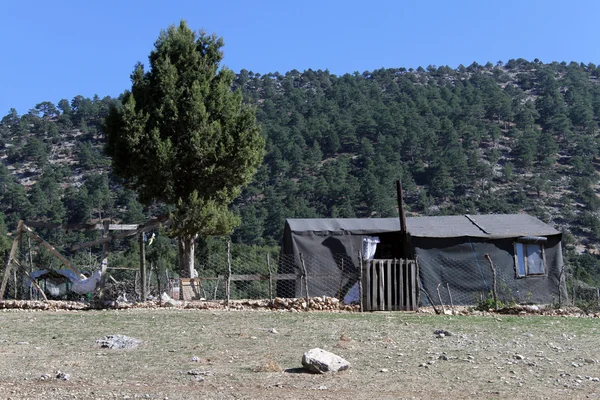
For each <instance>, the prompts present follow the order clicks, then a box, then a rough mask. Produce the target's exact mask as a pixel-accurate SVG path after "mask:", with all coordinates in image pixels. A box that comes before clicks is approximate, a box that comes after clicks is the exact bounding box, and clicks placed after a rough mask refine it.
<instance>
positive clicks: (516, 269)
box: [513, 240, 548, 279]
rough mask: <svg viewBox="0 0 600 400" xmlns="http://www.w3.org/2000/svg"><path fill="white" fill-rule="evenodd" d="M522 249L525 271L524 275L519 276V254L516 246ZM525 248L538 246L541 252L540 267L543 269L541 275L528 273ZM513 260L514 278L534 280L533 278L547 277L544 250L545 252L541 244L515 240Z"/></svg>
mask: <svg viewBox="0 0 600 400" xmlns="http://www.w3.org/2000/svg"><path fill="white" fill-rule="evenodd" d="M519 245H520V246H521V247H522V249H523V250H522V251H523V269H524V271H525V274H524V275H523V274H521V272H520V268H519V258H520V257H519V252H518V246H519ZM527 246H539V248H540V250H541V252H542V267H543V272H542V273H530V272H529V263H528V258H529V257H528V256H527V254H528V253H527ZM513 247H514V260H515V277H516V278H517V279H522V278H535V277H545V276H547V271H548V267H547V265H546V250H545V246H544V243H543V242H531V241H527V240H516V241H515V242H514V246H513Z"/></svg>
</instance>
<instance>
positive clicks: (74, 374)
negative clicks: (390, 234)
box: [0, 309, 600, 399]
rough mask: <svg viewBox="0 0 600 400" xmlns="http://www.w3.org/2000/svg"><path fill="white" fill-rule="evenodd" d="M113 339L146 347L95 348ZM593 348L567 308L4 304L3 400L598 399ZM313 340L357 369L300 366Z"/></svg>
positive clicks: (598, 327)
mask: <svg viewBox="0 0 600 400" xmlns="http://www.w3.org/2000/svg"><path fill="white" fill-rule="evenodd" d="M436 330H443V331H446V332H448V333H450V334H449V335H447V334H444V335H440V334H439V332H438V334H435V333H434V331H436ZM114 334H121V335H126V336H129V337H132V338H137V339H140V340H141V343H140V344H139V346H138V347H137V348H135V349H120V350H116V349H106V348H101V347H100V345H99V344H98V343H96V341H97V340H98V339H100V338H103V337H105V336H107V335H114ZM598 343H600V324H599V320H598V318H573V317H568V316H541V315H525V316H523V315H428V314H414V313H400V312H390V313H386V312H381V313H363V314H361V313H340V312H336V313H332V312H311V313H305V312H302V313H294V312H280V311H275V312H274V311H223V310H191V309H190V310H184V309H126V310H107V311H23V310H20V311H15V310H6V309H5V310H2V312H0V359H1V360H2V363H0V397H1V398H12V399H47V398H52V399H63V398H64V399H72V398H95V399H124V398H131V399H133V398H152V399H165V398H169V399H200V398H211V399H233V398H236V399H239V398H241V399H271V398H278V399H298V398H309V399H312V398H315V399H338V398H339V399H385V398H390V399H392V398H394V399H398V398H423V399H457V398H458V399H465V398H479V399H481V398H486V399H487V398H511V399H514V398H520V399H525V398H527V399H531V398H534V399H535V398H588V397H591V398H593V397H595V396H597V393H600V379H598V378H600V363H598V361H599V360H600V346H598ZM314 347H320V348H322V349H325V350H328V351H331V352H333V353H335V354H338V355H340V356H341V357H343V358H345V359H346V360H348V361H349V362H350V363H351V365H352V367H351V368H350V369H349V370H347V371H343V372H340V373H335V374H324V375H316V374H309V373H305V372H303V370H302V369H301V367H302V365H301V359H302V354H303V353H304V352H305V351H307V350H308V349H311V348H314ZM57 371H61V372H62V373H65V374H68V375H69V379H68V380H64V379H58V378H56V376H57ZM190 371H193V373H190ZM42 377H44V379H41V378H42Z"/></svg>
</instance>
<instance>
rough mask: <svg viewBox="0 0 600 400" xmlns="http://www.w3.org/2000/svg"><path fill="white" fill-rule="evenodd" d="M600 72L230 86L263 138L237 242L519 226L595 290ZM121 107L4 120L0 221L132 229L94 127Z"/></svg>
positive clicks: (420, 74) (286, 80)
mask: <svg viewBox="0 0 600 400" xmlns="http://www.w3.org/2000/svg"><path fill="white" fill-rule="evenodd" d="M599 76H600V68H598V67H596V66H595V65H593V64H589V65H583V64H578V63H564V62H563V63H551V64H544V63H541V62H539V61H538V60H534V61H526V60H522V59H518V60H510V61H508V62H506V63H501V62H499V63H497V64H491V63H488V64H486V65H478V64H476V63H474V64H472V65H469V66H468V67H464V66H459V67H458V68H456V69H453V68H449V67H445V66H442V67H436V66H429V67H427V68H426V69H423V68H419V69H417V70H412V69H410V70H406V69H404V68H398V69H381V70H377V71H371V72H369V71H366V72H363V73H354V74H346V75H343V76H336V75H332V74H330V73H329V72H328V71H312V70H308V71H304V72H299V71H295V70H294V71H290V72H287V73H285V74H279V73H269V74H265V75H260V74H256V73H253V72H249V71H245V70H242V71H241V72H240V74H239V76H238V78H237V80H236V88H237V89H239V90H241V91H242V93H243V94H244V96H245V99H246V101H247V102H248V103H251V104H254V105H255V106H256V110H257V116H258V119H259V121H260V122H261V124H262V126H263V132H264V134H265V136H266V138H267V156H266V158H265V162H264V164H263V166H262V167H261V169H260V170H259V172H258V174H257V175H256V178H255V181H254V182H253V184H252V185H250V186H249V187H248V188H247V189H246V190H245V191H244V193H243V196H242V197H241V198H240V199H239V200H238V201H237V202H236V203H235V204H234V206H233V207H234V208H235V209H236V210H237V211H238V212H239V213H240V214H241V215H242V218H243V224H242V226H241V227H240V228H239V229H238V230H237V231H236V232H235V233H234V235H233V239H234V241H236V242H237V243H244V244H252V245H259V246H263V245H275V244H277V242H278V240H279V238H280V237H281V232H282V229H283V225H284V219H285V218H287V217H318V216H322V217H386V216H395V215H397V208H396V207H397V206H396V199H395V186H394V182H395V180H396V179H402V181H403V184H404V188H405V192H406V202H407V208H408V210H407V211H408V212H409V214H410V215H434V214H459V213H461V214H462V213H471V214H476V213H520V212H526V213H530V214H532V215H536V216H538V217H539V218H541V219H542V220H544V221H546V222H548V223H550V224H552V225H554V226H555V227H557V229H560V230H561V231H563V232H564V233H565V239H566V240H565V243H566V250H567V251H566V253H567V256H568V259H569V262H570V264H571V265H572V266H573V271H574V272H573V273H574V274H576V275H577V274H578V276H579V277H580V279H581V280H583V281H586V282H588V283H591V284H600V281H599V280H598V277H600V263H599V262H598V259H597V254H598V250H599V248H600V242H599V239H600V219H599V217H598V210H599V209H600V200H599V199H598V191H599V190H600V187H599V186H598V183H599V182H598V181H599V179H598V167H599V165H598V162H599V159H598V155H599V150H600V146H599V144H600V142H599V141H598V121H599V118H600V81H599V79H598V78H599ZM113 102H115V103H117V104H118V100H116V99H110V98H103V99H100V98H99V97H95V98H93V99H87V98H83V97H81V96H77V97H75V98H74V99H72V100H71V101H68V100H61V101H60V102H59V103H58V104H56V105H55V104H53V103H51V102H42V103H39V104H37V105H35V107H34V108H32V110H31V111H30V112H29V113H28V114H25V115H21V116H20V115H17V114H16V113H15V112H14V110H11V111H10V112H9V113H8V114H7V115H6V116H5V117H4V118H2V120H1V122H0V145H2V149H1V150H0V157H1V158H2V161H3V163H2V164H3V165H2V167H1V168H2V169H1V170H0V179H2V183H3V191H2V193H1V194H0V195H1V198H0V211H1V212H2V213H3V214H4V216H5V220H6V224H7V229H9V230H10V229H12V228H14V226H15V224H16V221H17V220H18V219H19V218H24V219H45V220H51V221H70V222H84V221H89V220H93V219H98V218H106V217H110V218H113V219H115V220H123V221H127V222H130V223H131V222H139V221H142V220H144V219H145V218H146V217H147V216H148V215H150V214H153V213H156V212H157V211H158V210H157V208H160V206H159V205H154V206H153V208H152V209H148V208H144V207H142V206H141V205H140V204H139V203H138V202H137V199H136V196H135V194H134V193H131V192H130V191H127V190H124V189H123V188H122V187H121V186H120V185H119V183H118V182H117V181H115V180H114V179H113V178H112V176H111V175H110V169H109V166H110V160H108V159H107V158H106V157H104V156H103V154H102V146H103V136H102V132H101V121H102V118H103V117H104V116H105V115H106V111H107V109H108V107H109V105H110V104H111V103H113Z"/></svg>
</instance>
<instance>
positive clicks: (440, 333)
mask: <svg viewBox="0 0 600 400" xmlns="http://www.w3.org/2000/svg"><path fill="white" fill-rule="evenodd" d="M433 334H434V335H444V336H452V332H449V331H447V330H445V329H436V330H435V331H433ZM444 336H439V337H444Z"/></svg>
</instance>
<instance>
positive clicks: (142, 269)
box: [139, 232, 148, 302]
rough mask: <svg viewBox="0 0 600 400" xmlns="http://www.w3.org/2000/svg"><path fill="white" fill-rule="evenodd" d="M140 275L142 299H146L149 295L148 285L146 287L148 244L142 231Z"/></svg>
mask: <svg viewBox="0 0 600 400" xmlns="http://www.w3.org/2000/svg"><path fill="white" fill-rule="evenodd" d="M139 236H140V277H141V282H140V285H141V287H142V293H141V297H142V299H141V301H142V302H144V301H146V298H147V297H148V292H147V291H146V290H147V287H146V244H145V243H144V233H143V232H140V235H139Z"/></svg>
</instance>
